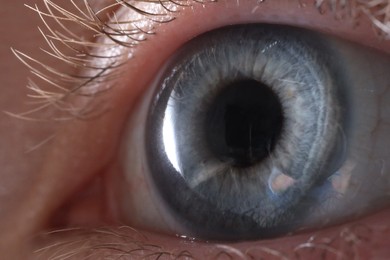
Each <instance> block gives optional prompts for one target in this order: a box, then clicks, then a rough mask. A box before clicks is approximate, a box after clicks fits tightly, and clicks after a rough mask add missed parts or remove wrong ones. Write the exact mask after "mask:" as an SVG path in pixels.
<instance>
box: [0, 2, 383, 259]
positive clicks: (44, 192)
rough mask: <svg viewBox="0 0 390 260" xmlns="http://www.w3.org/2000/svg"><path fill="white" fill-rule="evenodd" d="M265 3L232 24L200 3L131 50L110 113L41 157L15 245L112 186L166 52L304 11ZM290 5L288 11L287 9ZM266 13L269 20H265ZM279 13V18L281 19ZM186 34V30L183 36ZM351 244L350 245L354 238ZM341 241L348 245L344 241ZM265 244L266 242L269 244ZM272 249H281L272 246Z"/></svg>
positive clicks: (79, 125) (72, 125) (80, 126)
mask: <svg viewBox="0 0 390 260" xmlns="http://www.w3.org/2000/svg"><path fill="white" fill-rule="evenodd" d="M233 2H234V4H232V5H231V6H230V8H231V10H233V11H234V8H236V4H235V3H236V1H232V2H229V3H233ZM247 2H249V1H247ZM268 2H270V1H265V3H264V7H260V8H259V9H257V10H256V12H255V14H256V16H253V18H251V19H249V18H248V17H247V16H244V13H242V14H240V13H232V14H230V18H234V19H236V20H234V21H231V20H228V18H229V16H228V15H226V17H225V16H220V17H218V18H219V19H218V20H215V19H214V18H215V15H214V16H212V15H211V14H212V12H217V13H218V10H219V9H218V7H217V5H218V4H215V5H214V6H215V7H212V6H213V4H212V3H211V4H210V5H206V7H205V8H203V7H202V6H200V5H199V6H196V7H193V8H192V9H191V8H188V9H186V10H185V11H184V12H183V13H180V14H179V16H180V18H177V20H176V21H174V22H172V23H169V24H165V25H164V24H162V25H161V26H159V27H158V28H157V29H156V35H155V36H151V37H155V38H154V39H153V40H152V38H150V40H148V41H145V42H143V43H142V44H141V45H140V47H139V48H137V49H136V50H135V52H134V58H132V60H131V61H129V62H128V63H127V64H126V65H125V66H123V67H122V68H121V71H123V73H124V72H125V71H131V75H127V77H126V78H125V79H124V80H123V81H121V82H119V81H118V82H117V84H116V85H115V90H114V91H111V92H108V94H107V96H106V99H107V100H110V108H111V111H110V112H109V113H107V114H104V115H102V116H101V117H99V118H98V119H96V120H90V121H77V120H75V121H71V122H68V123H65V124H64V125H63V127H61V129H60V130H59V131H58V132H57V133H56V136H55V138H54V140H53V142H52V143H51V144H50V146H51V147H53V149H52V150H49V152H48V153H47V155H46V157H45V158H46V162H47V163H45V165H44V167H43V168H42V169H41V171H40V174H39V176H37V177H36V180H35V181H36V182H35V183H31V186H33V187H36V188H34V189H31V190H30V196H26V200H25V201H23V203H21V205H20V209H21V210H20V213H16V215H17V216H21V215H22V212H24V211H25V209H28V208H34V210H32V211H29V212H30V216H29V217H28V219H29V220H31V222H30V223H29V224H31V225H30V226H28V227H27V224H26V223H25V224H24V225H23V224H22V225H20V224H19V223H20V222H22V223H24V222H23V221H21V220H20V219H19V218H15V219H14V220H9V221H8V222H7V223H13V224H14V225H12V226H17V227H19V228H20V230H19V231H16V232H14V233H15V237H14V241H18V239H20V238H21V237H23V236H24V235H27V234H31V233H36V232H37V231H39V230H40V229H41V227H44V226H45V225H46V221H47V220H49V219H50V218H51V217H52V214H53V212H54V211H56V210H57V209H58V208H59V207H60V206H61V204H62V203H63V202H64V201H66V200H68V199H69V197H71V196H72V194H74V193H77V192H78V191H79V190H82V189H83V188H84V187H88V186H89V185H90V182H91V180H92V179H93V178H94V177H96V176H102V178H103V179H104V180H107V182H106V183H110V181H111V180H110V178H107V176H110V175H111V174H117V172H118V171H121V167H120V166H119V165H118V164H117V163H113V162H114V161H115V157H116V155H117V154H116V150H117V146H118V143H119V142H120V139H119V138H120V137H121V136H122V134H123V133H122V131H123V126H124V124H125V123H126V118H127V116H128V114H129V113H130V112H131V110H132V108H133V106H134V104H135V103H136V101H137V99H138V98H139V97H140V94H141V93H142V91H143V90H144V89H145V88H146V87H147V86H148V83H149V82H150V80H151V79H150V77H151V76H152V75H153V74H154V73H155V72H156V71H157V70H158V68H159V66H160V65H161V63H162V61H163V60H164V59H165V58H167V57H169V54H170V53H172V52H173V51H174V49H175V48H176V47H178V46H180V45H181V44H182V43H183V42H185V41H186V40H188V39H189V38H191V37H193V36H194V34H199V33H201V32H203V31H204V30H209V29H211V28H215V27H219V26H222V25H226V24H227V23H236V22H238V23H246V22H261V21H266V19H270V20H267V22H275V21H279V22H280V21H281V20H280V19H284V20H285V22H286V23H287V22H294V21H288V19H289V18H292V17H294V15H293V12H292V11H293V10H300V11H301V12H302V9H300V8H298V7H297V6H298V5H297V4H296V3H294V4H293V3H291V2H290V3H285V4H286V5H287V6H286V10H288V11H286V12H288V13H284V14H283V15H282V16H280V9H277V8H272V7H269V9H267V7H266V6H267V4H268ZM281 2H283V1H281ZM286 2H288V1H286ZM290 4H291V7H292V8H290ZM269 5H271V4H269ZM261 8H263V9H261ZM249 10H252V9H250V6H249V5H248V6H247V11H249ZM257 12H258V13H257ZM316 12H317V10H315V9H314V8H313V10H312V12H310V14H313V15H315V14H316V15H318V12H317V13H316ZM261 14H263V15H264V16H262V17H260V18H259V16H260V15H261ZM265 14H266V15H267V16H265ZM277 14H279V16H278V15H277ZM198 15H205V16H206V17H208V19H209V20H207V19H205V20H202V22H204V24H202V23H199V21H197V19H195V18H196V17H198ZM303 16H304V15H303ZM303 16H302V17H303ZM330 16H331V15H327V16H326V17H325V16H319V17H320V21H325V19H326V20H329V19H333V18H329V17H330ZM255 17H257V18H255ZM321 17H322V18H321ZM230 18H229V19H230ZM209 21H213V22H214V24H213V25H207V26H206V22H209ZM320 21H318V24H321V22H320ZM332 21H333V22H332V23H331V24H332V25H330V26H328V27H326V28H322V30H323V31H328V30H330V29H331V27H332V26H335V25H338V28H339V29H340V30H341V32H342V33H340V35H342V36H343V37H346V35H347V32H348V31H350V29H351V26H352V25H351V24H348V23H347V24H345V25H344V23H342V22H340V21H335V20H332ZM295 22H297V24H296V25H301V26H304V23H308V22H307V21H304V20H298V19H296V18H295ZM177 23H182V24H185V25H186V26H183V29H181V30H178V29H177V28H175V24H177ZM364 24H366V25H364ZM306 25H307V26H308V27H311V28H313V29H318V28H315V24H314V23H310V25H308V24H306ZM187 26H188V28H190V27H191V28H192V31H189V30H188V28H187V29H185V28H186V27H187ZM359 28H360V29H362V28H366V29H367V33H356V34H354V33H352V34H351V35H352V36H351V39H352V40H355V41H360V40H362V39H366V38H368V37H367V35H373V34H372V33H371V27H370V25H369V23H368V22H367V23H364V22H362V25H361V27H358V30H359ZM355 29H356V28H355ZM320 30H321V29H320ZM184 31H186V33H185V34H184V33H182V32H184ZM348 34H350V33H348ZM168 36H169V37H168ZM175 36H176V39H177V41H175V42H174V43H172V42H170V41H169V39H168V38H170V37H175ZM369 38H370V39H372V42H371V43H370V42H368V43H367V45H371V46H375V47H377V46H387V47H378V48H383V50H385V51H387V50H389V48H388V46H389V42H388V41H387V42H381V43H380V44H376V42H377V40H376V38H375V37H373V36H370V37H369ZM165 44H168V45H166V46H169V48H163V47H162V46H165ZM151 50H154V51H158V50H161V51H162V55H161V56H160V59H161V60H160V62H155V57H153V56H152V55H147V54H148V53H150V52H151ZM141 57H142V58H141ZM150 64H151V65H150ZM147 65H149V66H147ZM145 67H147V68H148V71H147V72H148V73H145ZM129 74H130V73H129ZM133 82H137V84H133ZM99 147H104V149H98V148H99ZM64 154H66V155H67V156H64ZM112 163H113V164H112ZM107 185H109V184H107ZM101 189H103V190H105V188H103V187H101ZM95 203H96V205H97V206H96V211H93V212H89V213H96V212H100V209H101V208H100V206H102V205H100V204H101V203H104V204H105V203H106V202H105V201H103V202H102V201H96V202H95ZM76 204H77V203H76ZM72 207H73V205H72V206H71V208H72ZM73 208H77V205H74V207H73ZM114 211H115V210H114ZM81 214H82V213H81ZM70 215H72V214H70ZM386 216H388V215H386ZM70 218H71V217H70ZM104 218H105V220H103V221H102V220H98V221H101V222H107V223H115V218H116V217H115V216H110V215H108V216H104ZM98 221H97V222H98ZM98 224H99V223H98ZM92 225H93V224H92ZM2 230H3V229H2ZM4 230H5V232H7V231H8V232H9V233H13V231H12V230H11V228H8V227H7V228H5V229H4ZM380 232H381V231H380ZM130 233H132V232H130ZM384 234H385V235H386V234H387V233H384ZM156 237H158V236H156ZM156 237H154V238H156ZM325 237H326V238H328V237H331V236H327V235H326V236H325ZM151 238H152V239H153V235H151ZM287 239H289V238H287ZM348 239H349V238H348ZM172 240H173V241H175V242H177V241H176V240H175V239H174V238H172ZM172 240H168V241H172ZM351 240H352V241H353V239H351ZM304 241H308V242H307V243H309V244H310V243H311V242H310V241H311V240H310V238H308V237H307V236H304V238H302V240H301V241H300V242H298V243H299V244H300V245H304ZM343 241H347V239H345V240H343ZM379 241H380V240H379ZM14 243H17V242H14ZM264 243H265V244H267V243H268V242H264ZM294 243H296V242H294ZM321 243H322V242H321ZM321 243H318V245H319V246H318V248H320V249H321V250H322V251H321V252H324V249H323V248H321V245H322V244H321ZM183 244H185V245H188V244H191V242H188V243H187V244H186V243H183ZM309 244H308V246H307V247H308V248H309V247H311V246H310V245H309ZM252 245H254V244H252ZM189 247H191V246H189ZM206 247H207V245H206ZM238 247H240V246H238ZM250 247H251V246H250V245H249V246H245V247H243V248H250ZM286 247H287V246H286ZM293 247H294V246H291V248H293ZM313 247H315V246H313ZM351 247H352V246H351ZM167 248H169V249H172V250H174V249H175V246H172V245H170V246H167ZM259 250H262V248H261V247H260V249H259ZM264 250H265V249H264ZM275 250H281V249H280V248H276V249H275ZM351 250H352V249H351ZM330 251H332V250H330ZM227 252H230V253H232V254H233V255H234V254H235V252H234V250H233V251H228V250H227ZM242 252H245V250H243V251H242Z"/></svg>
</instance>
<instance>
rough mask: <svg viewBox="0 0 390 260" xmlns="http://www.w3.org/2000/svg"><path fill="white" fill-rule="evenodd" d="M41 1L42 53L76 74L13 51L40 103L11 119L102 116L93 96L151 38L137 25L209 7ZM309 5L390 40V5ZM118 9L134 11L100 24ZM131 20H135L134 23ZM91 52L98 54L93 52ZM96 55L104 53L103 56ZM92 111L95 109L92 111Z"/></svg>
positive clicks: (192, 0) (185, 2) (319, 1)
mask: <svg viewBox="0 0 390 260" xmlns="http://www.w3.org/2000/svg"><path fill="white" fill-rule="evenodd" d="M43 2H44V4H45V8H44V10H41V9H39V8H38V6H34V7H30V8H31V9H33V10H34V11H36V12H37V13H38V14H39V15H40V17H41V18H42V20H43V22H44V25H45V27H46V31H47V32H44V31H43V30H41V33H42V35H43V37H44V38H45V40H46V42H47V43H48V46H49V51H45V53H46V54H47V55H51V56H53V57H54V58H56V59H58V60H60V61H61V62H63V63H67V64H68V65H69V66H70V67H72V68H76V72H75V73H73V74H66V73H63V72H62V71H57V70H56V69H55V68H52V67H49V66H46V65H45V64H43V63H41V62H40V61H39V60H36V59H34V58H32V57H30V56H28V55H26V54H24V53H22V52H19V51H17V50H14V53H15V55H16V56H17V57H18V58H19V59H20V60H21V61H22V62H23V63H24V64H25V65H27V66H28V67H29V68H30V69H31V71H32V73H33V74H34V75H35V76H36V79H38V81H36V82H33V81H30V83H29V87H30V88H31V89H32V91H33V92H34V93H33V94H34V95H32V96H35V97H37V98H38V100H41V101H43V102H41V103H39V105H38V107H37V108H35V109H33V110H31V111H27V112H26V113H23V114H19V115H16V116H18V117H20V118H29V117H34V114H35V112H39V111H40V110H41V109H46V108H51V107H52V106H54V107H57V109H58V110H59V111H60V112H61V115H62V116H64V117H61V118H59V119H64V118H69V119H72V118H74V117H79V118H88V117H91V116H96V115H99V114H101V113H103V112H104V110H105V107H104V106H101V104H100V102H95V101H96V99H97V98H96V97H99V96H101V95H98V94H99V93H100V92H106V90H108V89H111V87H112V85H111V84H110V82H113V81H114V80H115V79H116V77H117V73H118V68H119V67H121V65H122V63H124V62H125V61H127V60H128V58H129V57H130V56H131V54H130V56H129V53H131V50H132V49H134V48H136V47H137V46H138V45H139V44H140V43H141V42H142V41H143V40H144V39H145V36H146V35H148V34H153V30H152V28H153V26H151V27H150V28H151V29H150V30H148V31H145V29H142V28H140V27H139V26H137V24H139V21H140V20H142V19H144V20H147V21H149V22H151V23H152V25H156V24H158V23H169V22H171V21H173V20H174V18H175V14H176V12H179V11H180V10H181V9H183V8H186V7H188V6H191V5H193V4H196V3H199V2H202V3H203V4H205V3H211V2H214V0H204V1H199V0H182V1H179V2H180V5H179V4H176V3H178V1H176V2H175V3H173V2H171V1H170V0H167V1H157V2H156V1H142V0H136V1H131V2H126V1H124V0H116V3H114V4H110V5H106V6H103V7H102V8H100V7H99V8H100V9H99V10H98V11H94V10H93V8H92V6H91V5H90V4H89V3H88V1H87V0H84V1H83V3H82V4H79V5H77V4H75V3H74V2H73V1H72V4H73V5H74V7H75V8H74V10H72V11H70V10H67V9H64V8H62V7H61V6H59V5H57V4H55V3H54V2H52V1H51V0H43ZM297 2H299V0H297ZM139 3H143V4H144V5H146V4H148V5H154V6H156V7H157V6H160V8H154V10H158V9H160V10H158V11H157V12H149V11H147V10H144V9H142V8H139V7H138V6H137V4H139ZM313 4H314V6H315V7H316V8H317V9H318V10H319V11H320V12H324V11H326V10H330V11H332V12H333V13H335V15H336V16H343V15H347V16H350V17H352V18H353V19H359V18H360V17H361V16H367V17H368V18H369V20H370V21H371V22H372V24H373V26H374V27H375V28H377V30H378V32H379V33H378V35H381V37H383V38H384V39H390V24H388V23H387V24H386V22H387V21H388V19H390V17H389V16H390V12H388V9H389V10H390V1H387V0H383V1H377V0H369V1H341V3H340V1H337V0H315V1H313ZM100 5H101V3H100ZM121 6H124V7H126V8H128V9H130V10H131V11H132V12H134V15H133V17H132V19H130V20H126V19H125V20H120V19H119V18H118V17H117V16H115V13H114V15H113V16H111V19H108V20H107V21H105V20H103V19H105V18H107V16H104V15H108V14H107V13H109V14H112V11H113V10H114V9H116V8H118V7H121ZM76 12H78V13H76ZM160 12H161V13H160ZM134 19H140V20H136V21H134ZM50 22H54V23H56V25H57V26H58V25H59V27H60V29H62V32H57V31H55V30H53V29H52V28H51V26H52V25H51V23H50ZM69 22H71V23H74V24H76V25H78V26H81V27H82V28H83V29H84V30H83V31H82V33H83V34H82V35H77V34H75V33H74V32H73V31H71V30H69V29H68V28H67V26H66V25H65V24H67V23H69ZM85 34H86V35H89V36H90V39H88V38H85ZM97 35H98V36H100V37H99V41H98V42H96V41H94V39H95V38H96V36H97ZM112 48H116V49H118V48H121V50H119V51H118V50H116V51H115V53H116V54H115V55H114V54H113V52H112V51H111V50H112ZM96 49H98V50H99V52H96ZM68 52H70V54H69V53H68ZM101 53H106V55H102V54H101ZM96 60H99V61H100V62H99V63H98V64H99V66H97V65H96V64H97V63H96ZM102 81H104V82H105V83H106V84H105V87H104V89H102V88H100V87H99V88H96V83H99V82H102ZM42 82H44V83H45V84H48V85H50V87H52V91H46V90H43V89H42V88H41V87H40V84H42ZM71 96H75V97H79V96H81V97H85V96H90V97H92V98H87V101H86V102H85V99H84V102H83V103H82V105H80V104H78V106H76V107H75V106H74V104H73V103H68V102H67V101H66V100H67V99H68V98H69V97H71ZM97 103H99V106H95V105H96V104H97ZM97 107H99V108H100V109H99V110H96V108H97ZM63 112H65V114H63Z"/></svg>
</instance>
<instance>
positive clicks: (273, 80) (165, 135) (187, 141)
mask: <svg viewBox="0 0 390 260" xmlns="http://www.w3.org/2000/svg"><path fill="white" fill-rule="evenodd" d="M330 54H332V50H331V49H330V48H328V47H327V45H326V44H325V43H324V39H323V37H321V36H319V35H317V34H316V33H313V32H310V31H306V30H303V29H297V28H292V27H288V26H278V25H264V24H262V25H257V24H251V25H238V26H230V27H225V28H221V29H218V30H215V31H211V32H208V33H206V34H203V35H201V36H199V37H197V38H195V39H193V40H191V41H190V42H188V43H187V44H186V45H185V46H183V48H181V49H180V50H179V51H178V52H177V53H176V54H175V55H174V57H173V58H172V59H171V60H170V62H169V64H168V65H167V66H166V67H165V69H164V72H163V74H162V77H161V80H160V82H159V86H158V89H157V91H156V93H155V95H154V98H153V101H152V102H151V106H150V108H149V117H148V120H147V127H146V133H145V138H146V139H145V144H146V147H145V148H146V154H147V160H148V164H149V168H150V174H151V179H152V180H153V182H154V184H155V186H156V189H157V190H158V193H159V194H160V195H161V197H162V198H163V200H164V202H165V203H166V204H167V205H168V207H169V209H170V210H171V211H172V212H173V215H174V216H175V217H176V218H177V219H179V220H180V222H181V223H184V226H185V227H186V228H187V229H188V230H190V231H191V232H192V233H193V234H195V235H196V236H199V237H202V238H207V239H224V240H226V239H254V238H266V237H274V236H277V235H280V234H284V233H288V232H291V231H294V230H296V229H298V228H302V225H303V223H302V219H303V218H304V216H305V215H306V214H309V213H310V208H311V206H312V205H313V204H315V203H318V201H320V200H321V199H322V198H321V196H322V194H323V193H324V190H326V189H327V187H326V185H325V184H324V180H326V179H327V178H328V177H329V176H331V175H332V173H333V172H334V169H333V168H335V167H336V164H338V163H340V162H339V159H337V158H338V157H339V156H338V155H339V151H340V147H338V142H337V141H338V140H339V136H340V132H341V131H343V132H344V133H345V129H344V126H343V118H344V117H345V115H344V114H345V113H346V112H345V111H346V109H341V104H342V103H343V100H341V97H342V96H343V95H340V93H341V92H342V86H343V84H344V82H343V79H342V77H340V75H339V74H338V73H336V72H335V67H337V66H336V65H335V63H334V61H333V60H331V59H329V56H330Z"/></svg>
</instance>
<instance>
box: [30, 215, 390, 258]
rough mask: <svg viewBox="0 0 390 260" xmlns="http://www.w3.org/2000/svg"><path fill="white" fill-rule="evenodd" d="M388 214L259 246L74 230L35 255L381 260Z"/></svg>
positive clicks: (41, 240)
mask: <svg viewBox="0 0 390 260" xmlns="http://www.w3.org/2000/svg"><path fill="white" fill-rule="evenodd" d="M389 217H390V210H386V211H383V212H381V213H378V214H375V215H373V216H371V217H368V218H366V219H363V220H360V221H358V222H354V223H350V224H347V225H342V226H339V227H333V228H329V229H327V230H321V231H317V232H315V233H303V234H300V235H295V236H291V237H285V238H280V239H275V240H265V241H261V242H246V243H233V244H223V243H208V242H200V241H194V240H191V239H185V238H172V237H164V236H159V235H156V234H149V233H145V232H140V231H137V230H135V229H132V228H130V227H119V228H111V227H107V228H96V229H70V230H62V231H57V232H52V233H50V234H46V235H43V234H41V236H39V237H38V239H37V242H36V244H35V245H34V246H35V252H36V255H37V256H38V258H39V259H41V258H42V259H47V257H48V256H50V257H58V256H60V255H61V254H63V253H64V252H71V253H72V257H73V258H77V257H81V256H82V257H86V256H88V257H92V256H93V257H99V256H102V255H106V256H107V255H112V254H115V255H116V254H118V253H120V254H121V255H122V257H133V258H134V257H137V258H138V257H139V258H142V257H146V256H156V255H161V257H163V258H164V257H166V258H169V259H171V258H175V257H179V256H181V257H185V256H187V257H190V258H192V259H205V258H206V259H214V258H218V257H228V258H233V259H236V258H237V259H245V258H247V257H249V258H251V257H252V258H256V259H257V258H260V257H265V258H267V259H269V258H272V259H273V257H275V258H276V259H308V258H321V259H335V258H338V259H358V258H362V259H381V258H383V257H384V258H386V257H387V255H388V254H389V253H390V252H389V250H388V249H383V250H377V249H379V248H387V237H388V236H389V234H390V227H389V223H388V222H387V220H388V219H389Z"/></svg>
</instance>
